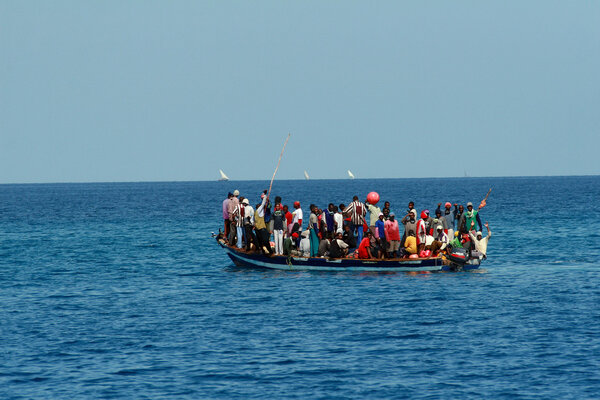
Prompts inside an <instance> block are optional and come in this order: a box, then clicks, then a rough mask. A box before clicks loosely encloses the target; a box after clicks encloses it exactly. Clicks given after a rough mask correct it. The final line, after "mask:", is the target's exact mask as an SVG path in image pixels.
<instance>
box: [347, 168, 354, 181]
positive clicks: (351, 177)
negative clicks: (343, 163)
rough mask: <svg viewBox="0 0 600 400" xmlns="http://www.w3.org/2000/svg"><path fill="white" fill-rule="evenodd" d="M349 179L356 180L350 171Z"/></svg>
mask: <svg viewBox="0 0 600 400" xmlns="http://www.w3.org/2000/svg"><path fill="white" fill-rule="evenodd" d="M348 177H349V178H350V179H354V174H353V173H352V172H350V170H348Z"/></svg>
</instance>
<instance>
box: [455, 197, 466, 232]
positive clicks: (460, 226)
mask: <svg viewBox="0 0 600 400" xmlns="http://www.w3.org/2000/svg"><path fill="white" fill-rule="evenodd" d="M456 206H457V204H456V203H455V204H454V221H455V222H456V230H457V231H458V232H459V233H461V234H463V233H467V227H466V226H465V220H464V219H463V215H464V213H465V208H464V207H463V205H462V204H461V205H459V206H458V211H456Z"/></svg>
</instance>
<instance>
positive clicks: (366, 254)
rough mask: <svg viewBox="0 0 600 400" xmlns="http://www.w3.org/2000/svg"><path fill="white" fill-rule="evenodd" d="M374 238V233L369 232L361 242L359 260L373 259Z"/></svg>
mask: <svg viewBox="0 0 600 400" xmlns="http://www.w3.org/2000/svg"><path fill="white" fill-rule="evenodd" d="M372 238H373V233H372V232H371V231H367V233H366V235H365V237H364V238H363V240H361V241H360V245H359V246H358V258H360V259H369V258H373V256H372V255H371V239H372Z"/></svg>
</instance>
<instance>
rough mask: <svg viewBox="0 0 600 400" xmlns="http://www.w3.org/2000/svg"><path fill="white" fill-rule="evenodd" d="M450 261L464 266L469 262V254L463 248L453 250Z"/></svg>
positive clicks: (449, 255)
mask: <svg viewBox="0 0 600 400" xmlns="http://www.w3.org/2000/svg"><path fill="white" fill-rule="evenodd" d="M448 260H450V261H452V262H453V263H456V264H458V265H461V266H462V265H464V264H465V263H466V262H467V261H469V253H468V252H467V250H465V249H463V248H462V247H457V248H452V249H451V250H450V252H449V253H448Z"/></svg>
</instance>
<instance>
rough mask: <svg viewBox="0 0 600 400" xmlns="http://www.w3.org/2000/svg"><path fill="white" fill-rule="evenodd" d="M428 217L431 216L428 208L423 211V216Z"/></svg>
mask: <svg viewBox="0 0 600 400" xmlns="http://www.w3.org/2000/svg"><path fill="white" fill-rule="evenodd" d="M427 217H429V211H427V210H424V211H421V218H423V219H425V218H427Z"/></svg>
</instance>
